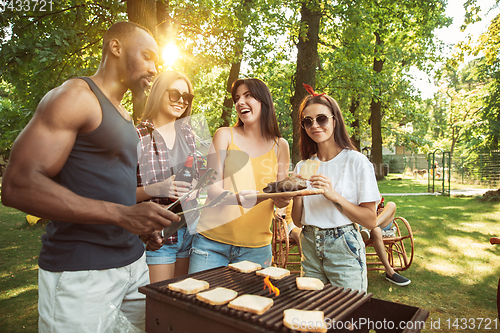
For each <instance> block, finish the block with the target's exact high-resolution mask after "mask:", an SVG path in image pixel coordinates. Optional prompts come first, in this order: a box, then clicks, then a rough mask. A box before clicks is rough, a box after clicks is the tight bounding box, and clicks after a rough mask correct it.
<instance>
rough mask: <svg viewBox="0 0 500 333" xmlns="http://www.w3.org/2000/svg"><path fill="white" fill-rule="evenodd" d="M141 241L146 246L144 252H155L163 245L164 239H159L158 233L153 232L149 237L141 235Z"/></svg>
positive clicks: (156, 231)
mask: <svg viewBox="0 0 500 333" xmlns="http://www.w3.org/2000/svg"><path fill="white" fill-rule="evenodd" d="M140 237H141V240H142V241H143V242H144V244H146V250H148V251H156V250H158V249H160V248H161V247H162V246H163V244H165V239H164V238H163V237H161V235H160V231H158V230H155V231H154V232H153V233H151V234H149V235H141V236H140Z"/></svg>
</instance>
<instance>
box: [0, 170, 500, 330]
mask: <svg viewBox="0 0 500 333" xmlns="http://www.w3.org/2000/svg"><path fill="white" fill-rule="evenodd" d="M392 176H393V175H390V177H388V179H387V180H384V181H382V182H380V191H381V192H382V193H404V192H426V190H427V181H426V180H425V181H424V182H422V181H421V180H412V179H404V178H403V179H402V180H389V178H397V177H392ZM424 187H425V188H424ZM452 188H453V186H452ZM386 201H394V202H395V203H396V204H397V206H398V210H397V212H396V216H402V217H404V218H406V219H407V220H408V222H410V224H411V226H412V229H413V233H414V236H415V258H414V261H413V264H412V266H411V267H410V268H409V269H408V270H406V271H404V272H402V274H403V275H404V276H406V277H408V278H410V279H411V280H412V283H411V284H410V285H409V286H407V287H397V286H395V285H393V284H390V283H389V282H387V281H386V280H385V279H384V275H383V273H382V272H374V271H370V272H369V273H368V279H369V286H368V289H369V292H372V293H373V297H375V298H379V299H384V300H388V301H392V302H399V303H403V304H408V305H412V306H416V307H419V308H422V309H426V310H429V311H430V315H429V319H428V321H427V326H426V327H427V329H425V330H424V332H434V331H439V332H457V331H461V330H460V329H459V326H458V327H454V326H453V323H456V324H459V325H460V324H461V322H455V319H456V318H459V319H460V318H466V319H467V320H470V318H489V319H490V320H492V321H493V320H494V319H495V318H497V310H496V288H497V284H498V278H499V276H500V246H496V247H495V246H492V245H490V244H489V242H488V240H489V238H490V237H493V236H500V223H498V221H500V203H498V202H484V201H481V200H478V198H473V197H451V198H448V197H442V196H412V197H399V196H392V197H389V196H386ZM43 232H44V226H37V225H35V226H30V225H28V224H27V223H26V222H25V214H24V213H21V212H18V211H16V210H14V209H10V208H6V207H3V206H1V205H0V240H1V242H0V268H1V269H0V331H1V332H37V318H38V314H37V268H38V266H37V259H38V252H39V250H40V246H41V244H40V236H41V235H42V233H43ZM436 320H440V323H441V329H440V330H430V329H429V325H430V322H431V321H432V322H435V321H436ZM471 322H472V321H469V325H471V324H470V323H471ZM448 323H449V325H450V327H449V328H448ZM478 323H479V320H476V328H475V329H469V330H466V331H469V332H477V331H484V332H494V331H499V330H500V323H498V319H497V325H498V326H497V328H498V329H496V330H495V329H492V328H494V326H493V324H494V322H492V324H491V325H490V330H478V329H477V325H478ZM483 326H484V322H483ZM468 327H471V326H468Z"/></svg>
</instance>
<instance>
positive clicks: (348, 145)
mask: <svg viewBox="0 0 500 333" xmlns="http://www.w3.org/2000/svg"><path fill="white" fill-rule="evenodd" d="M311 104H321V105H324V106H326V107H327V108H328V109H329V110H330V112H331V113H332V115H333V119H334V121H335V120H336V126H335V129H334V132H333V139H334V140H335V142H336V143H337V144H338V145H339V146H340V148H342V149H352V150H356V147H355V146H354V145H353V144H352V142H351V139H350V138H349V133H348V132H347V128H346V126H345V123H344V117H342V112H341V111H340V108H339V105H338V104H337V102H336V101H335V100H334V99H333V98H331V97H330V96H328V95H321V96H319V95H318V96H312V95H309V96H306V97H305V98H304V100H303V101H302V103H301V104H300V108H299V119H300V120H302V118H304V109H305V108H306V107H308V106H309V105H311ZM299 147H300V155H301V158H302V159H303V160H305V159H308V158H309V157H311V156H312V155H314V154H316V153H317V152H318V144H317V143H316V142H314V140H313V139H311V138H310V137H309V135H307V132H306V130H305V129H304V128H303V127H302V126H301V127H300V141H299Z"/></svg>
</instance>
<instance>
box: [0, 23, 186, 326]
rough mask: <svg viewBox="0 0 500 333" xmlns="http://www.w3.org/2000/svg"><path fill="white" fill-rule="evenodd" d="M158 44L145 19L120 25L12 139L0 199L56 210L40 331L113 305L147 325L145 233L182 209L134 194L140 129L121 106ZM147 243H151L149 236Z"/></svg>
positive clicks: (105, 312)
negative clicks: (91, 65)
mask: <svg viewBox="0 0 500 333" xmlns="http://www.w3.org/2000/svg"><path fill="white" fill-rule="evenodd" d="M157 59H158V45H157V44H156V42H155V40H154V38H153V36H152V35H151V34H150V33H149V32H148V31H147V30H146V29H144V28H143V27H141V26H139V25H137V24H134V23H130V22H119V23H116V24H114V25H113V26H112V27H111V28H109V30H108V31H107V32H106V34H105V35H104V42H103V53H102V59H101V63H100V66H99V68H98V70H97V72H96V73H95V75H93V76H91V77H82V78H74V79H70V80H68V81H66V82H64V83H63V84H62V85H61V86H59V87H57V88H55V89H53V90H51V91H50V92H48V93H47V95H45V97H44V98H43V99H42V100H41V102H40V104H39V105H38V107H37V110H36V112H35V115H34V116H33V118H32V120H31V121H30V122H29V124H28V125H27V126H26V128H25V129H24V130H23V132H22V133H21V134H20V135H19V137H18V138H17V140H16V141H15V142H14V145H13V146H12V151H11V154H10V160H9V164H8V166H7V169H6V171H5V174H4V177H3V182H2V203H3V204H4V205H6V206H11V207H14V208H17V209H19V210H22V211H24V212H26V213H29V214H33V215H36V216H39V217H43V218H47V219H50V222H49V223H48V224H47V228H46V233H45V234H44V235H43V236H42V249H41V251H40V256H39V262H38V264H39V267H40V268H39V274H38V278H39V281H38V285H39V302H38V310H39V332H51V333H54V332H96V331H97V327H98V325H99V324H101V325H102V323H103V322H105V320H106V319H107V318H108V317H109V315H110V313H111V311H112V309H113V308H118V309H121V310H122V311H123V312H124V313H125V315H126V316H127V318H128V319H129V321H130V322H131V323H133V324H134V325H136V326H137V327H139V328H142V329H144V318H145V296H144V295H142V294H140V293H139V292H138V290H137V289H138V287H140V286H142V285H146V284H148V283H149V275H148V270H147V265H146V261H145V256H144V247H143V244H142V242H141V241H140V239H139V237H138V236H137V235H149V234H152V233H153V231H154V230H161V229H163V228H164V227H166V226H169V225H170V223H171V222H172V221H175V222H177V221H178V220H179V218H178V217H177V216H176V215H174V214H173V213H171V212H169V211H166V210H165V209H164V208H162V207H161V206H160V205H157V204H155V203H152V202H144V203H140V204H135V203H136V196H135V193H136V186H137V184H136V170H137V143H138V140H139V139H138V136H137V132H136V130H135V128H134V124H133V122H132V119H131V117H130V115H129V114H128V112H127V111H126V110H125V108H124V107H123V106H122V105H121V101H122V98H123V95H124V94H125V92H126V91H127V90H128V89H130V90H132V92H134V93H143V92H144V91H145V90H146V89H147V88H148V87H149V85H150V83H151V82H152V80H153V77H154V76H155V75H156V67H155V62H156V61H157ZM150 244H151V243H150Z"/></svg>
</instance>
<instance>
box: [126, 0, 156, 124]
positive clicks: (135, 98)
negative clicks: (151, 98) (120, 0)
mask: <svg viewBox="0 0 500 333" xmlns="http://www.w3.org/2000/svg"><path fill="white" fill-rule="evenodd" d="M127 15H128V19H129V21H131V22H134V23H137V24H140V25H142V26H143V27H145V28H146V29H148V30H149V31H151V33H152V34H153V36H154V37H155V39H156V19H157V18H156V0H127ZM132 103H133V104H134V109H133V113H132V118H133V120H134V123H137V122H138V121H139V119H140V117H141V116H142V112H143V111H144V107H145V105H146V94H144V93H140V94H137V93H134V94H132Z"/></svg>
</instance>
